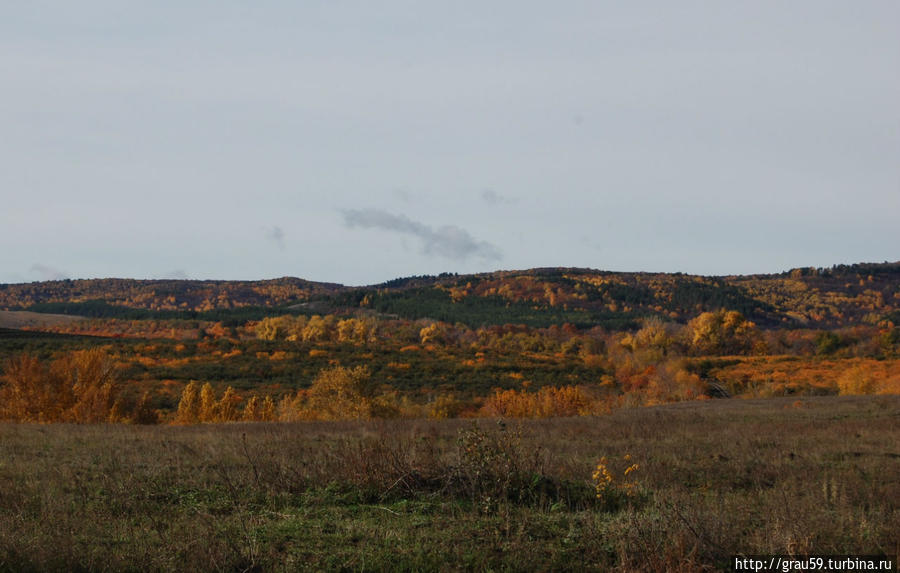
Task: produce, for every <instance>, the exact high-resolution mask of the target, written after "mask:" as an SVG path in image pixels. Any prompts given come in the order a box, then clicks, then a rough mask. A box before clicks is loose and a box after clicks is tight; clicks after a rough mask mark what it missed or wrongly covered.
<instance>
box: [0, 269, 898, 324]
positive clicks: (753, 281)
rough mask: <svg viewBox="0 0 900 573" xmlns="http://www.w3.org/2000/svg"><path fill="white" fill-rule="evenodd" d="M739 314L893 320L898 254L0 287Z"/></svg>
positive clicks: (539, 315)
mask: <svg viewBox="0 0 900 573" xmlns="http://www.w3.org/2000/svg"><path fill="white" fill-rule="evenodd" d="M720 308H724V309H728V310H736V311H739V312H741V313H742V314H744V315H745V316H746V317H748V318H750V319H752V320H754V321H755V322H757V323H758V324H760V325H764V326H769V327H774V326H811V327H841V326H853V325H858V324H877V323H878V322H880V321H882V320H885V319H888V320H891V321H893V322H894V323H897V322H900V262H895V263H878V264H874V263H873V264H855V265H839V266H835V267H831V268H824V269H823V268H818V269H817V268H804V269H794V270H791V271H788V272H785V273H781V274H773V275H748V276H728V277H704V276H692V275H686V274H681V273H675V274H666V273H621V272H606V271H598V270H591V269H573V268H544V269H531V270H524V271H497V272H492V273H482V274H477V275H455V274H442V275H438V276H418V277H407V278H401V279H395V280H392V281H388V282H386V283H382V284H379V285H372V286H367V287H345V286H342V285H337V284H330V283H318V282H311V281H307V280H303V279H297V278H290V277H287V278H281V279H275V280H266V281H191V280H132V279H93V280H64V281H48V282H37V283H28V284H10V285H0V309H4V310H33V311H37V312H55V313H63V314H80V315H85V316H116V315H119V316H127V313H128V312H139V311H140V312H141V313H142V317H150V316H152V315H153V314H157V315H159V316H160V317H169V316H178V315H181V314H189V313H194V314H196V313H213V314H215V313H220V314H222V313H224V315H227V314H228V313H240V312H241V311H242V309H243V311H244V312H249V311H250V310H251V309H253V311H254V313H255V314H257V315H266V314H276V313H285V312H295V313H307V314H312V313H332V314H342V313H355V312H360V311H369V312H378V313H382V314H388V315H396V316H399V317H403V318H411V319H416V318H431V319H437V320H443V321H446V322H462V323H465V324H468V325H472V326H478V325H483V324H527V325H531V326H548V325H550V324H563V323H569V324H573V325H575V326H577V327H580V328H588V327H591V326H604V327H606V328H610V329H620V328H629V327H632V326H634V325H636V324H637V323H638V321H639V320H640V319H641V318H643V317H647V316H660V317H664V318H666V319H668V320H674V321H679V322H685V321H687V320H690V319H691V318H693V317H695V316H697V315H698V314H700V313H702V312H704V311H710V310H716V309H720Z"/></svg>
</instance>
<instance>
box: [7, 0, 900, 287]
mask: <svg viewBox="0 0 900 573" xmlns="http://www.w3.org/2000/svg"><path fill="white" fill-rule="evenodd" d="M0 135H2V136H0V193H2V205H0V282H23V281H33V280H45V279H54V278H61V277H70V278H94V277H133V278H161V277H177V278H220V279H260V278H275V277H280V276H286V275H288V276H299V277H303V278H307V279H311V280H321V281H333V282H341V283H344V284H371V283H375V282H380V281H383V280H386V279H390V278H395V277H398V276H407V275H412V274H426V273H427V274H432V273H439V272H443V271H450V272H460V273H462V272H476V271H489V270H496V269H524V268H531V267H540V266H578V267H592V268H598V269H607V270H619V271H673V272H674V271H683V272H690V273H700V274H747V273H757V272H780V271H783V270H787V269H789V268H791V267H798V266H830V265H832V264H836V263H852V262H862V261H874V262H880V261H884V260H891V261H894V260H898V259H900V224H898V220H900V2H897V1H896V0H887V1H883V2H878V1H868V0H858V1H850V0H847V1H840V2H837V1H831V0H814V1H795V0H791V1H787V2H785V1H784V0H778V1H773V2H767V1H756V0H754V1H753V2H726V1H718V0H716V1H706V2H697V1H691V0H681V1H679V2H670V1H654V2H601V1H596V0H593V1H585V2H566V1H562V2H552V3H551V2H531V1H522V0H515V1H496V2H440V3H438V2H414V1H409V2H394V1H384V2H352V1H344V0H329V1H321V2H319V1H309V2H274V1H273V2H228V1H222V0H216V1H209V2H147V1H142V2H125V1H122V0H115V1H109V2H97V1H91V0H84V1H81V2H41V1H29V2H10V3H6V4H5V5H4V8H3V16H2V18H0Z"/></svg>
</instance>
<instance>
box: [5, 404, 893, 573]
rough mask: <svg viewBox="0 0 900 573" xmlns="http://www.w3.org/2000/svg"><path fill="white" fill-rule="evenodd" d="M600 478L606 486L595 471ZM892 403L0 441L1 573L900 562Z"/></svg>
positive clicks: (119, 432)
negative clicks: (747, 559)
mask: <svg viewBox="0 0 900 573" xmlns="http://www.w3.org/2000/svg"><path fill="white" fill-rule="evenodd" d="M598 466H599V467H598ZM898 475H900V396H895V395H881V396H803V397H800V398H797V397H789V398H769V399H764V400H762V399H745V400H742V399H730V400H705V401H692V402H682V403H678V404H669V405H661V406H654V407H642V408H621V409H618V410H615V411H613V412H612V413H610V414H608V415H604V416H582V417H571V418H550V419H529V420H515V421H513V420H498V419H486V418H481V419H478V420H465V419H451V420H424V419H422V420H377V419H376V420H364V421H344V422H295V423H229V424H202V425H192V426H169V425H166V426H162V425H160V426H139V425H126V424H112V425H102V424H101V425H70V424H51V425H40V424H25V423H20V424H17V423H4V424H2V425H0V571H186V570H191V571H263V570H265V571H296V570H353V571H365V570H444V571H455V570H473V569H475V570H509V571H519V570H529V571H531V570H579V571H582V570H601V571H602V570H621V571H659V570H669V571H701V570H721V569H727V568H729V567H730V557H731V556H733V555H740V554H771V553H787V554H807V553H827V554H846V553H859V554H886V555H888V556H892V557H895V558H896V556H897V555H898V553H900V480H898V479H897V476H898Z"/></svg>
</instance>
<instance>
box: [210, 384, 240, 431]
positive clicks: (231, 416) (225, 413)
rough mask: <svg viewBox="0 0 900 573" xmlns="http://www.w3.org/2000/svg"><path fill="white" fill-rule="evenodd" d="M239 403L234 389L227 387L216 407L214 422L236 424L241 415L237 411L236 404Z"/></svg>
mask: <svg viewBox="0 0 900 573" xmlns="http://www.w3.org/2000/svg"><path fill="white" fill-rule="evenodd" d="M240 403H241V397H240V396H238V395H237V393H236V392H235V391H234V388H232V387H231V386H229V387H228V388H226V389H225V393H224V394H222V398H221V399H220V400H219V403H218V404H217V405H216V421H218V422H236V421H238V420H240V419H241V413H240V411H239V410H238V404H240Z"/></svg>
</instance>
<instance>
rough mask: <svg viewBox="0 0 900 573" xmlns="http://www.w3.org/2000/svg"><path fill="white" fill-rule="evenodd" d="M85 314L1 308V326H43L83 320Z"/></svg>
mask: <svg viewBox="0 0 900 573" xmlns="http://www.w3.org/2000/svg"><path fill="white" fill-rule="evenodd" d="M83 318H84V317H83V316H72V315H68V314H44V313H42V312H29V311H26V310H0V328H42V327H47V326H54V325H57V324H64V323H67V322H74V321H76V320H82V319H83Z"/></svg>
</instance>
